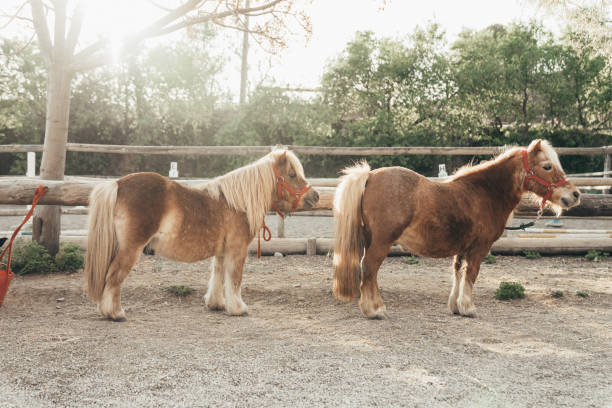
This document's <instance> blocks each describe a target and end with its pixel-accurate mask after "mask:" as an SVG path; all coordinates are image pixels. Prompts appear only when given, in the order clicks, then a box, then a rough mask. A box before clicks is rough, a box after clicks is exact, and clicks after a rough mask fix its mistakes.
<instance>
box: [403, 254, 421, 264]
mask: <svg viewBox="0 0 612 408" xmlns="http://www.w3.org/2000/svg"><path fill="white" fill-rule="evenodd" d="M404 262H406V263H407V264H408V265H416V264H418V263H419V258H417V257H416V256H407V257H405V258H404Z"/></svg>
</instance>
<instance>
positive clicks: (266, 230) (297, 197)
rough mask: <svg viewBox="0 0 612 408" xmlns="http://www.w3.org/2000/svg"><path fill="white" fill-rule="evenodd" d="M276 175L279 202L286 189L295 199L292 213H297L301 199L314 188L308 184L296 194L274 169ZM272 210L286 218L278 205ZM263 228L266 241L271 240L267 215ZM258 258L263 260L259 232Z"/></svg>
mask: <svg viewBox="0 0 612 408" xmlns="http://www.w3.org/2000/svg"><path fill="white" fill-rule="evenodd" d="M274 175H275V176H276V195H277V197H278V200H279V201H280V200H282V199H283V188H285V189H286V190H287V192H288V193H289V195H290V196H292V197H295V200H293V203H292V204H291V212H295V210H296V208H297V206H298V204H299V202H300V199H301V198H302V196H303V195H304V194H306V192H307V191H308V190H310V189H311V188H312V186H311V185H310V184H306V185H305V186H304V188H302V189H301V190H300V191H298V192H297V193H296V192H295V191H294V190H293V189H292V188H291V186H290V185H289V184H288V183H287V182H286V181H285V178H284V177H283V176H281V175H280V173H279V172H278V170H276V168H274ZM272 208H274V210H275V211H276V212H277V213H278V215H280V217H281V218H285V214H284V213H283V212H282V211H281V210H280V209H279V208H278V207H277V206H276V204H272ZM261 228H262V229H263V239H264V241H269V240H271V239H272V232H270V228H268V226H267V225H266V216H265V215H264V219H263V224H262V227H261ZM266 234H267V238H266ZM257 257H258V258H261V237H260V234H259V232H258V233H257Z"/></svg>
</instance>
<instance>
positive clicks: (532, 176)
mask: <svg viewBox="0 0 612 408" xmlns="http://www.w3.org/2000/svg"><path fill="white" fill-rule="evenodd" d="M521 153H522V154H523V167H524V168H525V171H526V172H527V175H526V176H525V184H524V188H525V189H527V186H528V184H529V180H534V181H536V182H538V183H540V184H542V185H544V186H545V187H546V194H544V197H542V203H541V204H540V210H544V206H545V205H546V202H547V201H548V200H549V199H550V196H552V193H553V191H554V190H555V188H557V187H560V186H562V185H564V184H565V183H567V180H566V179H563V180H561V181H558V182H556V183H555V184H551V183H549V182H548V181H546V180H544V179H543V178H541V177H538V176H536V175H535V173H534V172H533V170H530V169H529V160H528V159H527V150H522V151H521Z"/></svg>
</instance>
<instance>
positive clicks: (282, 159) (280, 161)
mask: <svg viewBox="0 0 612 408" xmlns="http://www.w3.org/2000/svg"><path fill="white" fill-rule="evenodd" d="M277 163H278V164H279V165H280V166H283V165H284V164H285V163H287V151H286V150H285V151H284V152H283V154H281V155H280V156H278V160H277Z"/></svg>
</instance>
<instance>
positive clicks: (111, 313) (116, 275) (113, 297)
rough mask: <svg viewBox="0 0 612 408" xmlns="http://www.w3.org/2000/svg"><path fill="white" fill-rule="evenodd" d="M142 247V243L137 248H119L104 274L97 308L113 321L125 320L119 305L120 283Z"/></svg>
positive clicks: (135, 260)
mask: <svg viewBox="0 0 612 408" xmlns="http://www.w3.org/2000/svg"><path fill="white" fill-rule="evenodd" d="M143 247H144V245H143V246H140V247H138V248H134V247H130V248H120V249H119V252H118V253H117V255H116V256H115V258H114V259H113V262H111V264H110V266H109V268H108V273H107V274H106V282H105V285H104V292H103V293H102V299H101V300H100V303H99V305H98V310H99V311H100V313H101V314H102V316H105V317H107V318H109V319H112V320H115V321H124V320H126V318H125V312H124V310H123V308H122V307H121V284H122V283H123V281H124V280H125V278H126V276H127V275H128V273H130V270H131V269H132V267H133V266H134V264H135V263H136V262H137V261H138V257H139V256H140V252H141V251H142V248H143Z"/></svg>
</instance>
